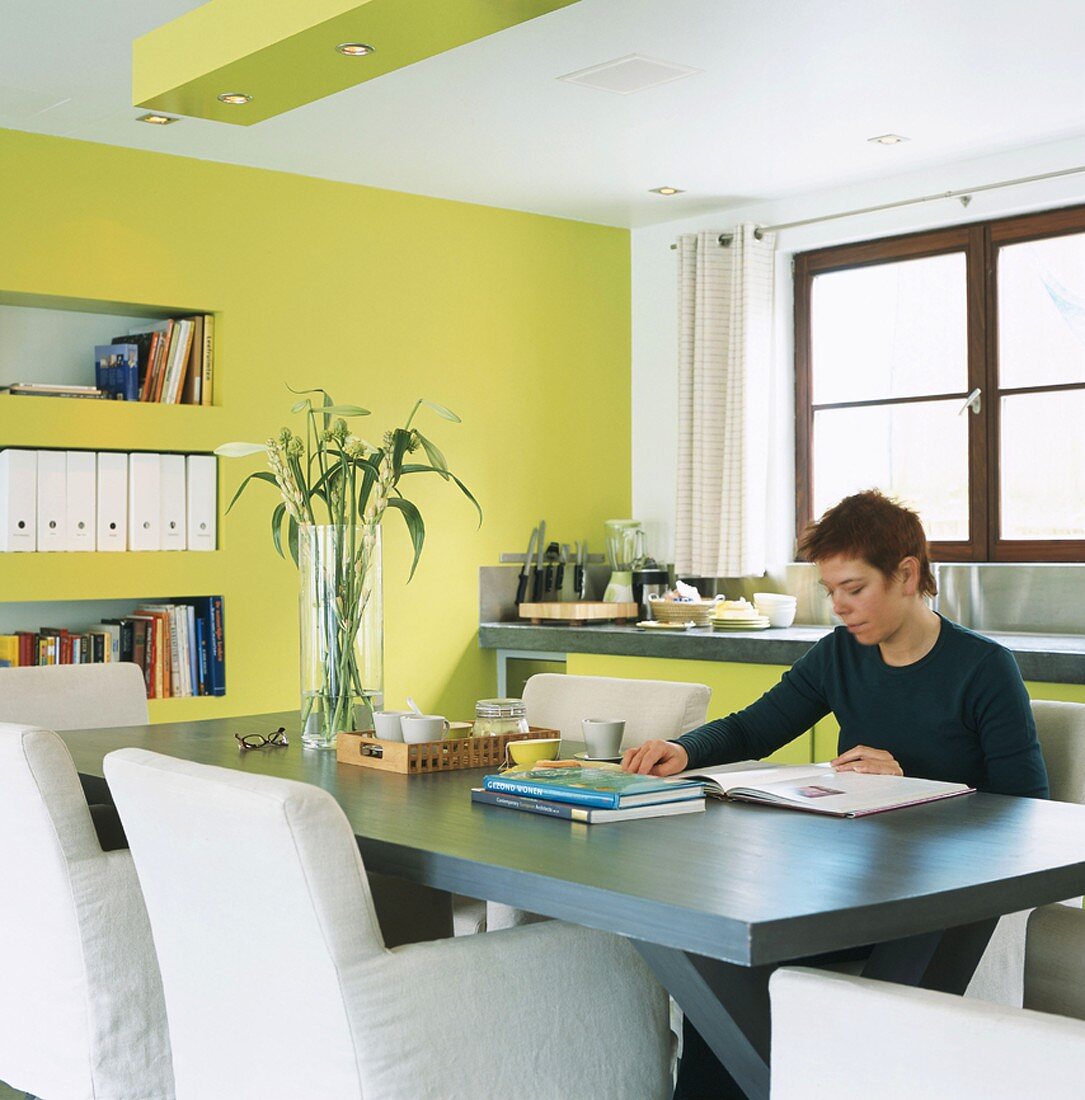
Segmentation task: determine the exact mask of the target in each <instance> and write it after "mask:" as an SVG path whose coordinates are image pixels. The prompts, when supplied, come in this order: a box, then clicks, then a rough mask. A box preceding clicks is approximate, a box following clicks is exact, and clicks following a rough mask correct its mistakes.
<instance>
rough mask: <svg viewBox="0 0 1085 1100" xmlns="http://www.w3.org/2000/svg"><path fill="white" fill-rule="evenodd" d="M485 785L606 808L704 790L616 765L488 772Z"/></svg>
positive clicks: (697, 783)
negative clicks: (625, 769)
mask: <svg viewBox="0 0 1085 1100" xmlns="http://www.w3.org/2000/svg"><path fill="white" fill-rule="evenodd" d="M482 786H483V788H484V789H485V790H487V791H497V792H501V793H504V794H517V795H526V796H527V797H529V798H541V799H546V800H550V801H554V802H571V803H574V804H576V805H580V806H597V807H599V808H600V809H604V810H618V809H624V808H626V807H629V806H644V805H649V804H653V803H659V802H676V801H680V800H681V799H683V798H698V797H700V796H701V795H703V793H704V784H703V783H701V782H700V781H699V780H690V779H675V778H667V779H660V778H657V777H656V776H652V775H634V774H633V773H631V772H623V771H622V770H621V768H619V767H617V766H616V765H615V766H613V767H605V766H604V767H599V766H588V767H577V768H566V767H562V768H554V767H549V768H547V767H536V768H531V769H529V770H527V771H512V772H505V773H504V774H502V775H487V776H486V777H485V778H484V779H483V781H482Z"/></svg>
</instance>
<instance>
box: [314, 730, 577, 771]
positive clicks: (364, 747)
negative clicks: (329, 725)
mask: <svg viewBox="0 0 1085 1100" xmlns="http://www.w3.org/2000/svg"><path fill="white" fill-rule="evenodd" d="M560 736H561V734H560V733H559V732H558V731H557V730H552V729H545V728H543V727H539V726H532V727H531V729H530V730H529V732H528V733H502V734H496V735H495V736H493V737H455V738H448V739H446V740H444V741H424V742H422V743H421V744H419V745H408V744H406V743H404V742H403V741H381V740H380V739H379V738H378V737H377V736H376V735H375V734H374V733H373V731H372V730H356V731H354V732H351V733H341V734H339V738H338V740H337V741H336V749H335V758H336V760H338V761H339V763H340V764H358V765H360V766H361V767H363V768H376V769H377V770H378V771H382V772H399V773H400V774H401V775H428V774H430V773H431V772H448V771H456V770H459V769H460V768H497V767H500V766H501V765H502V764H503V763H504V762H505V746H506V745H507V744H508V743H509V742H510V741H528V740H531V739H533V738H537V737H560Z"/></svg>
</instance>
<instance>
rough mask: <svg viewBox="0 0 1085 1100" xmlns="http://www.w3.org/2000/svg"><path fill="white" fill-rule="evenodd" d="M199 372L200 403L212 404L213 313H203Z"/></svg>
mask: <svg viewBox="0 0 1085 1100" xmlns="http://www.w3.org/2000/svg"><path fill="white" fill-rule="evenodd" d="M200 373H201V374H202V375H203V380H202V382H201V383H200V404H201V405H211V404H213V401H212V396H213V394H214V388H213V387H214V384H215V315H214V314H213V313H205V314H204V316H203V349H202V354H201V356H200Z"/></svg>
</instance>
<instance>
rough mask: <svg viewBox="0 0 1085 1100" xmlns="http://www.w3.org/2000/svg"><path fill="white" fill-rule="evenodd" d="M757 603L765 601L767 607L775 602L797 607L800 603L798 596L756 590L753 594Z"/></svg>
mask: <svg viewBox="0 0 1085 1100" xmlns="http://www.w3.org/2000/svg"><path fill="white" fill-rule="evenodd" d="M753 602H754V603H755V604H758V603H763V604H764V605H765V606H766V607H769V606H770V605H773V604H775V605H776V606H778V607H795V606H797V605H798V602H799V600H798V597H797V596H788V595H785V594H783V593H781V592H755V593H754V594H753Z"/></svg>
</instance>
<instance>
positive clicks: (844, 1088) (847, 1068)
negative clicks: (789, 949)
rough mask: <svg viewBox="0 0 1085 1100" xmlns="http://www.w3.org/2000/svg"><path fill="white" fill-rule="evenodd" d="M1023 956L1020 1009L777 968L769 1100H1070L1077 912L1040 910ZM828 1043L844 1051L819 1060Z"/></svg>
mask: <svg viewBox="0 0 1085 1100" xmlns="http://www.w3.org/2000/svg"><path fill="white" fill-rule="evenodd" d="M1027 954H1028V965H1027V972H1026V983H1025V1005H1026V1007H1025V1008H1008V1007H1006V1006H1004V1005H993V1004H986V1003H983V1002H981V1001H974V1000H964V999H962V998H960V997H954V996H952V995H950V994H946V993H932V992H930V991H929V990H923V989H912V988H909V987H907V986H900V985H894V984H892V983H890V982H875V981H870V980H869V979H864V978H856V977H850V976H846V975H842V974H836V973H832V972H829V971H824V970H809V969H805V968H801V967H784V968H783V969H781V970H778V971H777V972H776V973H775V974H773V976H772V978H771V980H770V982H769V992H770V995H771V998H772V1097H773V1100H815V1098H817V1097H825V1098H826V1100H869V1098H870V1097H872V1096H876V1097H878V1098H879V1100H915V1097H918V1096H955V1097H972V1096H977V1097H978V1096H982V1097H984V1100H1021V1098H1022V1097H1029V1096H1042V1097H1044V1098H1045V1100H1070V1098H1073V1100H1076V1098H1077V1097H1079V1096H1080V1095H1081V1089H1082V1081H1083V1080H1085V1022H1083V1021H1085V912H1082V911H1081V910H1080V909H1070V908H1068V907H1067V906H1064V905H1052V906H1046V907H1045V908H1043V909H1037V910H1036V911H1035V912H1034V913H1033V915H1032V918H1031V920H1030V921H1029V926H1028V952H1027ZM1037 1010H1040V1011H1037ZM1067 1017H1073V1018H1069V1019H1068V1018H1067ZM812 1021H816V1026H812ZM834 1035H835V1036H838V1037H842V1041H843V1043H844V1046H843V1047H842V1048H841V1050H840V1051H839V1052H837V1054H836V1055H835V1056H833V1057H832V1058H828V1059H827V1058H826V1036H834Z"/></svg>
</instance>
